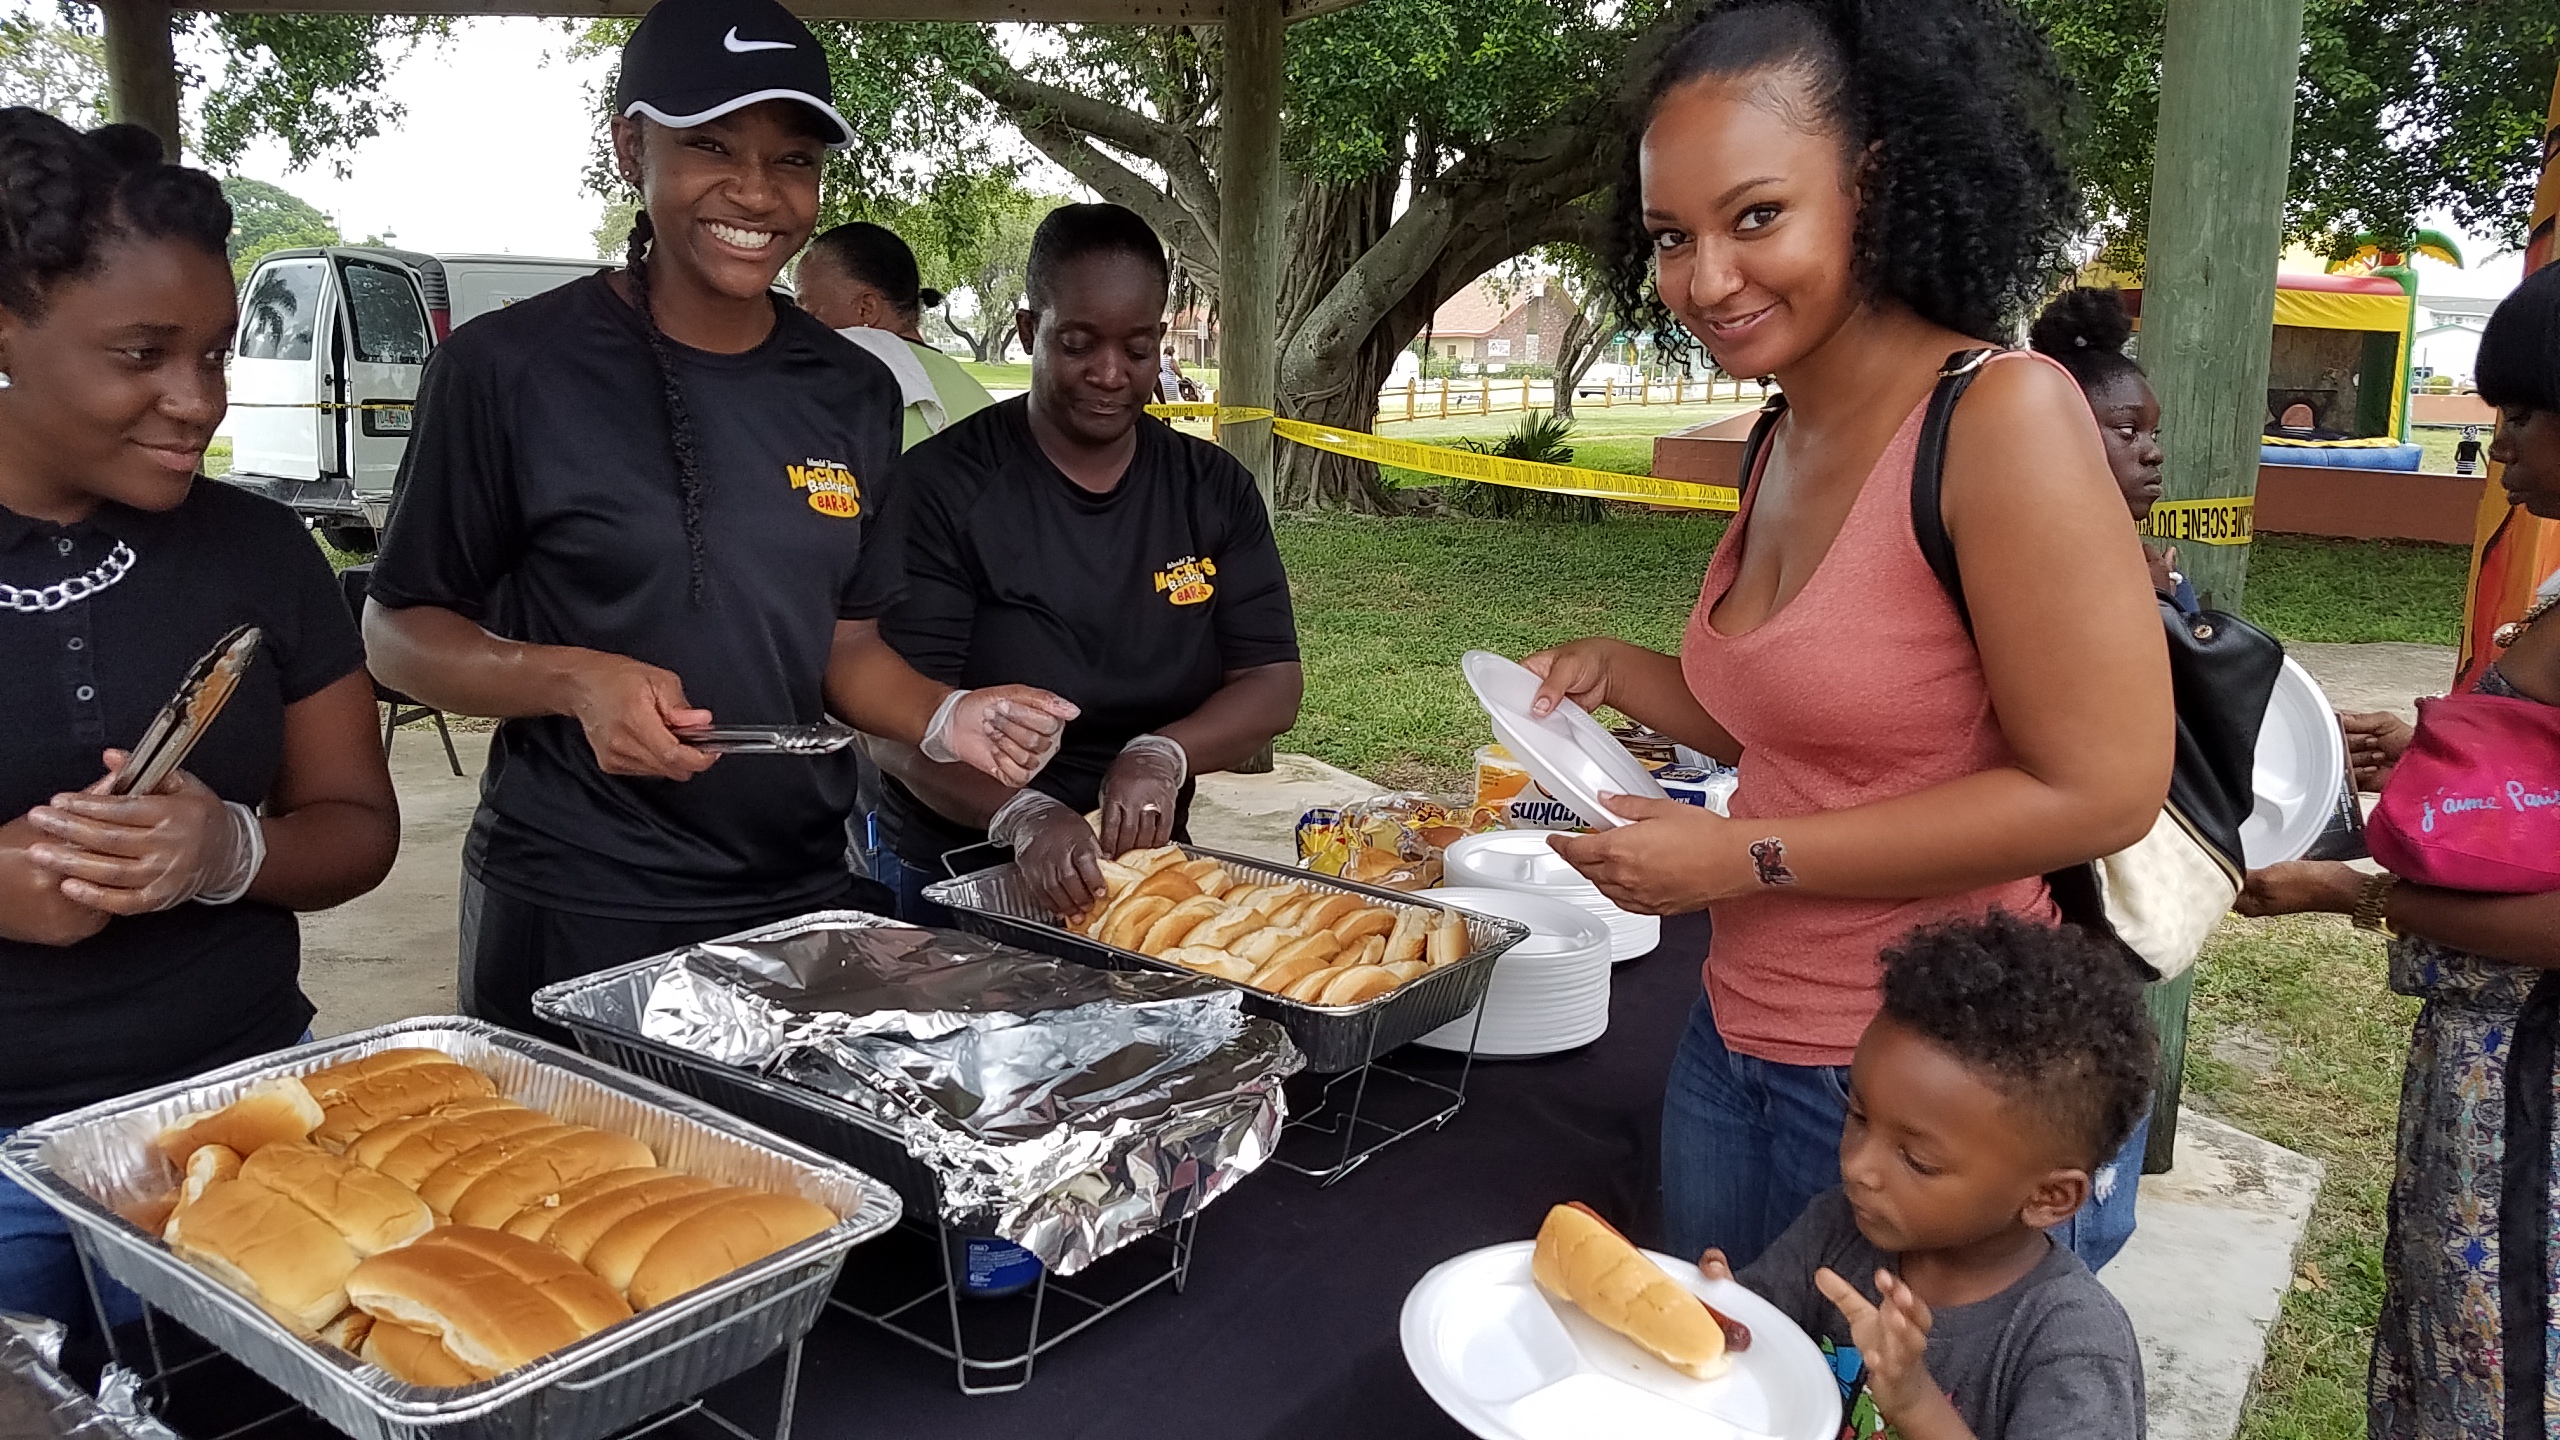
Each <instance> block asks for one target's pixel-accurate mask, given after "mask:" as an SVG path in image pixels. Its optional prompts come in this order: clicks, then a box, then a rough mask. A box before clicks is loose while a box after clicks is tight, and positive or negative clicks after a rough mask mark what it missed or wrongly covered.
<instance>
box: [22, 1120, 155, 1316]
mask: <svg viewBox="0 0 2560 1440" xmlns="http://www.w3.org/2000/svg"><path fill="white" fill-rule="evenodd" d="M16 1133H18V1132H16V1131H15V1130H0V1141H5V1140H7V1139H8V1138H9V1137H10V1136H12V1135H14V1134H16ZM98 1292H99V1298H100V1299H101V1300H103V1301H104V1302H105V1304H106V1307H107V1323H109V1324H111V1325H123V1324H127V1323H129V1322H131V1321H135V1320H139V1319H141V1318H142V1301H141V1299H140V1298H139V1297H138V1296H136V1295H135V1294H134V1293H133V1292H132V1291H130V1290H127V1289H126V1288H124V1287H123V1286H122V1285H119V1284H117V1283H116V1282H115V1281H114V1280H112V1279H109V1278H108V1277H107V1275H106V1274H105V1273H104V1272H100V1273H99V1275H98ZM0 1310H15V1311H17V1312H18V1313H19V1314H21V1315H41V1316H43V1317H45V1318H46V1319H48V1320H59V1321H61V1322H62V1323H63V1324H65V1325H68V1326H70V1327H71V1328H72V1329H73V1330H75V1331H78V1330H85V1329H87V1328H88V1323H89V1320H88V1317H89V1289H88V1286H86V1285H85V1284H83V1283H82V1282H81V1278H80V1256H79V1252H78V1251H76V1250H74V1249H73V1248H72V1244H71V1230H70V1227H68V1226H66V1225H64V1224H63V1223H62V1217H61V1216H59V1215H56V1214H54V1213H53V1207H51V1206H49V1205H47V1204H45V1203H44V1202H43V1201H42V1200H39V1199H37V1198H36V1197H35V1194H34V1193H33V1192H32V1191H29V1190H27V1189H25V1188H23V1187H21V1186H20V1185H19V1184H18V1183H17V1182H15V1181H12V1180H0Z"/></svg>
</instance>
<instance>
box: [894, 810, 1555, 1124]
mask: <svg viewBox="0 0 2560 1440" xmlns="http://www.w3.org/2000/svg"><path fill="white" fill-rule="evenodd" d="M1102 874H1103V884H1104V892H1105V893H1104V896H1103V899H1102V900H1101V901H1100V902H1099V903H1098V904H1096V905H1095V906H1093V907H1092V908H1091V909H1090V910H1088V911H1086V912H1085V913H1084V914H1082V915H1074V916H1059V915H1056V914H1053V913H1051V911H1050V909H1049V907H1048V905H1047V904H1046V903H1045V902H1043V901H1042V900H1041V899H1040V897H1039V896H1038V894H1036V893H1035V892H1034V891H1033V890H1032V889H1031V887H1030V886H1029V885H1028V884H1027V883H1025V882H1024V880H1023V879H1022V877H1021V875H1020V874H1019V873H1018V872H1017V871H1016V870H1015V869H1014V867H1013V866H1012V865H1010V864H1006V865H999V866H996V867H994V868H993V869H988V870H979V871H976V872H973V873H971V874H968V875H963V876H960V877H959V878H958V879H954V880H944V881H939V882H937V883H935V884H932V885H928V886H926V887H925V892H924V893H925V898H926V899H928V900H931V901H933V902H934V903H935V904H938V905H943V906H946V907H948V908H949V909H950V910H951V911H952V912H953V914H954V915H956V916H957V917H959V922H960V924H961V926H962V927H963V928H966V929H969V930H974V931H976V932H977V933H979V934H981V935H985V936H987V937H988V938H990V939H994V940H1002V941H1006V942H1008V943H1011V944H1015V945H1020V946H1023V947H1025V948H1027V949H1031V950H1038V951H1041V952H1044V953H1046V954H1051V955H1055V956H1058V957H1059V958H1061V959H1065V960H1075V961H1080V962H1082V963H1084V964H1087V965H1098V966H1101V967H1102V968H1104V969H1109V970H1133V969H1151V970H1167V971H1172V972H1174V973H1176V974H1192V975H1205V976H1208V977H1210V978H1212V979H1216V980H1220V981H1223V982H1225V983H1227V984H1229V985H1232V986H1234V987H1235V988H1236V989H1237V990H1239V991H1241V992H1242V993H1243V996H1244V1008H1245V1010H1246V1011H1247V1012H1248V1013H1250V1014H1255V1015H1261V1016H1264V1017H1267V1018H1269V1019H1272V1020H1276V1021H1278V1022H1279V1023H1280V1025H1281V1026H1282V1028H1284V1029H1286V1030H1287V1031H1288V1032H1289V1038H1290V1039H1291V1040H1294V1041H1296V1042H1297V1045H1298V1048H1299V1049H1300V1050H1301V1051H1303V1052H1304V1053H1305V1054H1306V1057H1307V1068H1308V1069H1309V1070H1311V1071H1313V1072H1315V1073H1317V1074H1324V1075H1332V1074H1340V1073H1341V1072H1343V1071H1346V1070H1356V1069H1358V1068H1359V1067H1361V1066H1362V1065H1365V1064H1367V1063H1369V1062H1370V1061H1371V1060H1374V1059H1376V1058H1378V1057H1379V1056H1381V1055H1384V1054H1386V1053H1387V1052H1388V1051H1390V1050H1392V1049H1394V1048H1396V1047H1397V1046H1399V1045H1402V1044H1404V1043H1405V1042H1406V1041H1409V1040H1411V1039H1413V1038H1414V1037H1416V1036H1418V1035H1426V1034H1429V1033H1430V1032H1431V1031H1433V1030H1437V1029H1439V1028H1440V1027H1441V1026H1443V1025H1446V1024H1448V1023H1449V1022H1450V1021H1452V1020H1455V1019H1457V1018H1458V1017H1460V1016H1462V1015H1465V1014H1466V1013H1467V1012H1469V1011H1471V1010H1473V1009H1474V1008H1475V1007H1476V1006H1477V1005H1478V1004H1479V1003H1480V1002H1482V1001H1483V999H1484V993H1485V988H1486V987H1487V986H1489V985H1491V984H1492V983H1493V966H1494V962H1495V961H1496V960H1498V959H1500V958H1501V956H1502V952H1503V951H1505V950H1508V949H1510V948H1511V947H1512V946H1514V945H1516V944H1518V943H1519V942H1520V941H1521V940H1523V939H1525V938H1526V937H1527V935H1528V933H1529V932H1528V930H1527V928H1526V927H1524V926H1522V925H1520V924H1519V923H1517V922H1516V921H1511V920H1503V919H1498V918H1495V917H1493V916H1489V915H1478V914H1474V913H1472V912H1469V911H1465V910H1460V909H1457V908H1455V907H1452V906H1447V905H1437V904H1434V903H1432V902H1430V901H1428V900H1418V899H1416V898H1414V897H1413V896H1411V895H1407V894H1405V893H1403V892H1401V891H1396V890H1388V889H1384V888H1381V887H1379V886H1375V885H1363V884H1360V883H1358V882H1356V881H1350V880H1343V879H1338V878H1336V877H1334V876H1331V875H1319V874H1313V873H1310V872H1307V871H1302V870H1293V869H1290V868H1287V867H1285V866H1281V865H1275V864H1273V863H1271V862H1269V861H1266V860H1256V859H1254V858H1252V857H1251V856H1246V855H1232V854H1228V853H1227V852H1225V851H1220V850H1209V849H1203V848H1201V847H1199V846H1196V845H1166V846H1162V847H1160V848H1157V849H1154V850H1133V851H1131V852H1129V853H1128V854H1126V855H1122V856H1120V857H1119V858H1117V859H1115V860H1106V861H1104V862H1103V864H1102Z"/></svg>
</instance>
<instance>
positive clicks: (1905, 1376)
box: [1813, 1269, 1946, 1433]
mask: <svg viewBox="0 0 2560 1440" xmlns="http://www.w3.org/2000/svg"><path fill="white" fill-rule="evenodd" d="M1813 1283H1814V1285H1815V1286H1816V1287H1817V1288H1819V1289H1820V1290H1821V1291H1822V1293H1823V1295H1824V1296H1825V1297H1827V1298H1828V1299H1829V1300H1830V1301H1831V1303H1832V1304H1834V1305H1837V1306H1839V1307H1840V1313H1841V1314H1842V1315H1844V1316H1846V1317H1847V1318H1848V1321H1849V1335H1850V1337H1851V1338H1852V1339H1854V1340H1856V1341H1857V1342H1858V1353H1859V1354H1860V1355H1862V1356H1864V1357H1865V1358H1866V1364H1867V1393H1868V1394H1869V1395H1872V1396H1874V1397H1875V1402H1876V1409H1877V1410H1879V1411H1881V1412H1883V1415H1884V1418H1885V1419H1886V1420H1888V1421H1890V1422H1892V1423H1893V1424H1894V1425H1896V1426H1898V1427H1900V1428H1902V1429H1904V1430H1905V1431H1907V1432H1911V1433H1918V1431H1917V1429H1916V1428H1915V1427H1914V1426H1913V1424H1912V1422H1913V1421H1914V1420H1915V1419H1917V1418H1918V1414H1919V1412H1923V1411H1928V1410H1931V1409H1932V1408H1933V1407H1938V1406H1943V1405H1945V1404H1946V1396H1945V1395H1944V1394H1942V1393H1941V1392H1940V1391H1939V1389H1938V1382H1936V1381H1935V1380H1932V1379H1930V1378H1929V1367H1928V1364H1927V1363H1926V1362H1927V1359H1928V1351H1929V1307H1928V1305H1927V1304H1926V1303H1925V1302H1923V1301H1922V1300H1921V1298H1920V1297H1919V1296H1917V1295H1915V1294H1913V1293H1911V1287H1910V1286H1908V1285H1905V1284H1903V1283H1902V1281H1901V1280H1900V1279H1899V1278H1897V1277H1896V1276H1895V1275H1894V1274H1893V1272H1891V1271H1889V1270H1879V1271H1877V1272H1876V1294H1877V1295H1879V1296H1881V1297H1882V1298H1883V1303H1882V1304H1878V1305H1870V1304H1868V1303H1867V1297H1866V1296H1864V1295H1861V1294H1859V1293H1858V1289H1857V1287H1856V1286H1854V1285H1851V1284H1850V1283H1849V1282H1848V1281H1846V1280H1843V1279H1841V1278H1840V1277H1839V1276H1838V1275H1835V1274H1833V1273H1832V1272H1831V1271H1830V1270H1829V1269H1822V1270H1816V1271H1814V1272H1813Z"/></svg>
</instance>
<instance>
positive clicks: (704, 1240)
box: [630, 1193, 836, 1310]
mask: <svg viewBox="0 0 2560 1440" xmlns="http://www.w3.org/2000/svg"><path fill="white" fill-rule="evenodd" d="M835 1223H836V1213H835V1212H834V1211H832V1210H829V1209H828V1208H827V1207H825V1206H824V1205H818V1204H814V1203H812V1202H810V1201H807V1200H803V1199H801V1198H800V1197H799V1196H797V1195H773V1194H762V1193H759V1194H749V1195H741V1196H739V1197H737V1198H736V1199H733V1200H730V1201H728V1202H726V1203H724V1204H720V1205H715V1206H712V1207H711V1208H710V1209H707V1210H703V1211H700V1212H698V1213H696V1214H694V1215H691V1216H688V1217H687V1218H685V1219H684V1220H682V1221H680V1222H678V1223H677V1224H676V1225H675V1226H674V1227H673V1228H672V1229H670V1230H668V1231H667V1233H666V1234H665V1235H664V1236H663V1237H661V1238H660V1239H659V1241H658V1243H657V1244H656V1245H654V1246H651V1247H650V1250H649V1255H648V1258H647V1259H645V1260H642V1261H641V1262H640V1268H639V1269H637V1270H635V1271H633V1272H632V1276H631V1286H630V1294H631V1304H632V1306H633V1307H634V1308H635V1309H640V1310H646V1309H648V1308H650V1307H651V1306H654V1305H663V1304H665V1303H666V1302H667V1301H669V1300H673V1299H675V1298H676V1297H677V1296H679V1295H682V1294H684V1293H686V1292H687V1291H690V1290H695V1289H699V1288H700V1287H702V1286H704V1285H708V1284H710V1283H711V1282H712V1281H714V1280H717V1279H719V1278H720V1277H721V1276H723V1275H726V1274H728V1273H730V1272H731V1271H733V1270H736V1269H738V1268H739V1267H740V1266H742V1265H752V1264H754V1263H755V1262H756V1261H758V1260H761V1259H763V1258H765V1257H766V1256H768V1255H771V1254H774V1253H776V1252H778V1251H781V1250H786V1249H789V1248H790V1247H791V1246H794V1245H797V1244H799V1243H800V1242H801V1241H803V1240H806V1239H808V1238H809V1237H810V1236H812V1235H821V1234H824V1233H826V1231H827V1230H828V1229H829V1228H831V1227H832V1226H834V1224H835Z"/></svg>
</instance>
